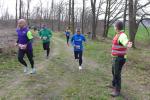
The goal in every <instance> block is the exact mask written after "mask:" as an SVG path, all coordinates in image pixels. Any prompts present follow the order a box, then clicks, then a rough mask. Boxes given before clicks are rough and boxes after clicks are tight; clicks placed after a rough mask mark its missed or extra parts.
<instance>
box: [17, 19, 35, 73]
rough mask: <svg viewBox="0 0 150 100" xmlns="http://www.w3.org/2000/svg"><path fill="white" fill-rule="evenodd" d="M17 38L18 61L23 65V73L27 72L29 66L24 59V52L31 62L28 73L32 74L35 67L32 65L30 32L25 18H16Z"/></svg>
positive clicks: (31, 37)
mask: <svg viewBox="0 0 150 100" xmlns="http://www.w3.org/2000/svg"><path fill="white" fill-rule="evenodd" d="M16 32H17V35H18V40H17V42H16V46H18V48H19V50H18V61H19V62H20V63H21V64H23V65H24V73H28V71H29V68H28V65H27V63H26V62H25V61H24V59H23V58H24V56H25V54H26V55H27V57H28V59H29V62H30V64H31V72H30V74H34V73H35V72H36V71H35V67H34V60H33V48H32V39H33V36H32V33H31V32H30V31H29V28H28V27H27V24H26V20H25V19H19V20H18V26H17V29H16Z"/></svg>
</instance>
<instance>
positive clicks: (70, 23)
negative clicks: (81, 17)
mask: <svg viewBox="0 0 150 100" xmlns="http://www.w3.org/2000/svg"><path fill="white" fill-rule="evenodd" d="M70 16H71V0H69V19H68V20H69V23H68V27H70V26H71V25H70V24H71V23H70Z"/></svg>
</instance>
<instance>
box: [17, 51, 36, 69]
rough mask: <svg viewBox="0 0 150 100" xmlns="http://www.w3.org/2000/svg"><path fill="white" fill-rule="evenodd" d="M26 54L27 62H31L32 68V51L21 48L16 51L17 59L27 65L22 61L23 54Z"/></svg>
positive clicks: (32, 66)
mask: <svg viewBox="0 0 150 100" xmlns="http://www.w3.org/2000/svg"><path fill="white" fill-rule="evenodd" d="M25 54H26V55H27V57H28V59H29V62H30V64H31V68H34V60H33V52H32V50H21V49H19V51H18V61H19V62H20V63H21V64H23V65H24V66H26V67H27V63H26V62H25V61H24V59H23V58H24V55H25Z"/></svg>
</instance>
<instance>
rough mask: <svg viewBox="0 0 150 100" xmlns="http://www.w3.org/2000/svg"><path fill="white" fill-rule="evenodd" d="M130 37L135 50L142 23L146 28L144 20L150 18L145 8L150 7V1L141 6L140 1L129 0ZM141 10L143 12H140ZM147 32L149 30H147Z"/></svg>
mask: <svg viewBox="0 0 150 100" xmlns="http://www.w3.org/2000/svg"><path fill="white" fill-rule="evenodd" d="M128 5H129V36H130V41H132V42H133V47H134V48H135V36H136V33H137V31H138V27H139V25H140V23H142V25H143V26H144V27H145V25H144V23H143V20H145V19H147V18H148V16H150V13H148V12H145V10H144V8H145V7H146V6H148V5H150V1H148V2H146V3H145V4H143V5H141V4H140V3H139V1H138V0H129V3H128ZM140 10H141V11H140ZM146 30H147V28H146Z"/></svg>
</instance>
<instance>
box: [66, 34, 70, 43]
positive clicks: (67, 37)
mask: <svg viewBox="0 0 150 100" xmlns="http://www.w3.org/2000/svg"><path fill="white" fill-rule="evenodd" d="M69 38H70V37H69V36H67V35H66V39H67V43H69Z"/></svg>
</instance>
